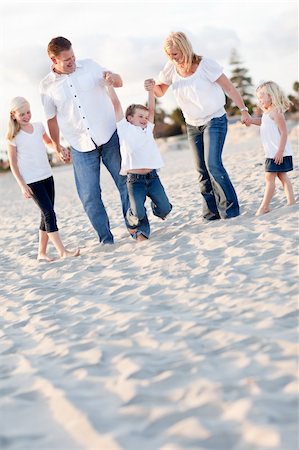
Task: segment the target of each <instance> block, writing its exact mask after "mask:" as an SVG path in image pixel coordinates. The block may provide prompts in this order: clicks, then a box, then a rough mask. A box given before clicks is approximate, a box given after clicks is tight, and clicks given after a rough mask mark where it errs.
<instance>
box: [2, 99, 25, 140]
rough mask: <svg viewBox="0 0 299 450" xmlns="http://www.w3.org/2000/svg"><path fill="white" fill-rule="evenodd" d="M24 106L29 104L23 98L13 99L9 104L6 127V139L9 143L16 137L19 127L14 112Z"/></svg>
mask: <svg viewBox="0 0 299 450" xmlns="http://www.w3.org/2000/svg"><path fill="white" fill-rule="evenodd" d="M24 105H28V106H30V104H29V102H28V101H27V100H26V98H24V97H15V98H13V99H12V101H11V103H10V111H9V120H8V126H7V133H6V139H8V140H9V141H10V140H11V139H13V138H15V137H16V135H17V134H18V132H19V131H20V129H21V127H20V124H19V123H18V122H17V121H16V119H15V112H16V111H18V110H19V109H21V108H22V107H23V106H24Z"/></svg>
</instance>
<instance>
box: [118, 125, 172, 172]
mask: <svg viewBox="0 0 299 450" xmlns="http://www.w3.org/2000/svg"><path fill="white" fill-rule="evenodd" d="M116 128H117V134H118V137H119V143H120V153H121V170H120V172H119V173H120V174H121V175H127V173H128V170H132V169H160V168H161V167H163V166H164V163H163V160H162V157H161V155H160V151H159V148H158V146H157V144H156V141H155V139H154V136H153V129H154V124H153V123H152V122H148V124H147V127H146V128H144V129H143V128H141V127H137V126H135V125H132V124H131V123H130V122H128V121H127V120H126V119H125V118H123V119H122V120H120V121H119V122H116Z"/></svg>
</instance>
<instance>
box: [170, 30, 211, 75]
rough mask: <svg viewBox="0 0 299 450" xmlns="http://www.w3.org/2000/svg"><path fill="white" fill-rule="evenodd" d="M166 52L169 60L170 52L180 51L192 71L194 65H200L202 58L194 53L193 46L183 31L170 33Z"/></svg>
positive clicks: (188, 68) (187, 66)
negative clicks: (174, 49) (175, 49)
mask: <svg viewBox="0 0 299 450" xmlns="http://www.w3.org/2000/svg"><path fill="white" fill-rule="evenodd" d="M163 48H164V51H165V53H166V55H167V56H168V58H169V50H172V49H173V48H177V49H179V50H180V51H181V52H182V54H183V58H184V63H185V64H186V68H187V70H190V69H191V66H192V64H193V63H197V64H198V63H199V62H200V61H201V59H202V58H201V56H199V55H196V54H195V53H194V51H193V48H192V44H191V42H190V41H189V39H188V38H187V36H186V35H185V33H183V32H182V31H175V32H172V33H170V34H169V35H168V36H167V38H166V39H165V42H164V47H163Z"/></svg>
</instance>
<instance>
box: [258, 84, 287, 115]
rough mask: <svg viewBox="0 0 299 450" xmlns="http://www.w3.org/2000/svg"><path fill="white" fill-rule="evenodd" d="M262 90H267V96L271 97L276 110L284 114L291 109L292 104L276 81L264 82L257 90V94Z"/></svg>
mask: <svg viewBox="0 0 299 450" xmlns="http://www.w3.org/2000/svg"><path fill="white" fill-rule="evenodd" d="M262 88H265V90H266V92H267V94H268V95H270V97H271V100H272V105H273V106H274V108H276V109H277V110H278V111H280V112H282V113H284V112H285V111H287V110H288V109H289V107H290V106H291V104H292V102H291V101H290V100H289V99H288V97H287V96H286V95H285V94H284V92H283V90H282V89H281V87H280V86H278V84H277V83H275V82H274V81H263V82H261V83H260V84H259V86H258V87H257V88H256V92H258V91H260V90H261V89H262Z"/></svg>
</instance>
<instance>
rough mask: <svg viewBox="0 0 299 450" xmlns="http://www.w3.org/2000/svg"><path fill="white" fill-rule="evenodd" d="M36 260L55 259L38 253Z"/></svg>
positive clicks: (49, 260) (50, 260)
mask: <svg viewBox="0 0 299 450" xmlns="http://www.w3.org/2000/svg"><path fill="white" fill-rule="evenodd" d="M37 260H38V261H47V262H52V261H55V259H54V258H50V256H48V255H46V254H43V253H39V254H38V256H37Z"/></svg>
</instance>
